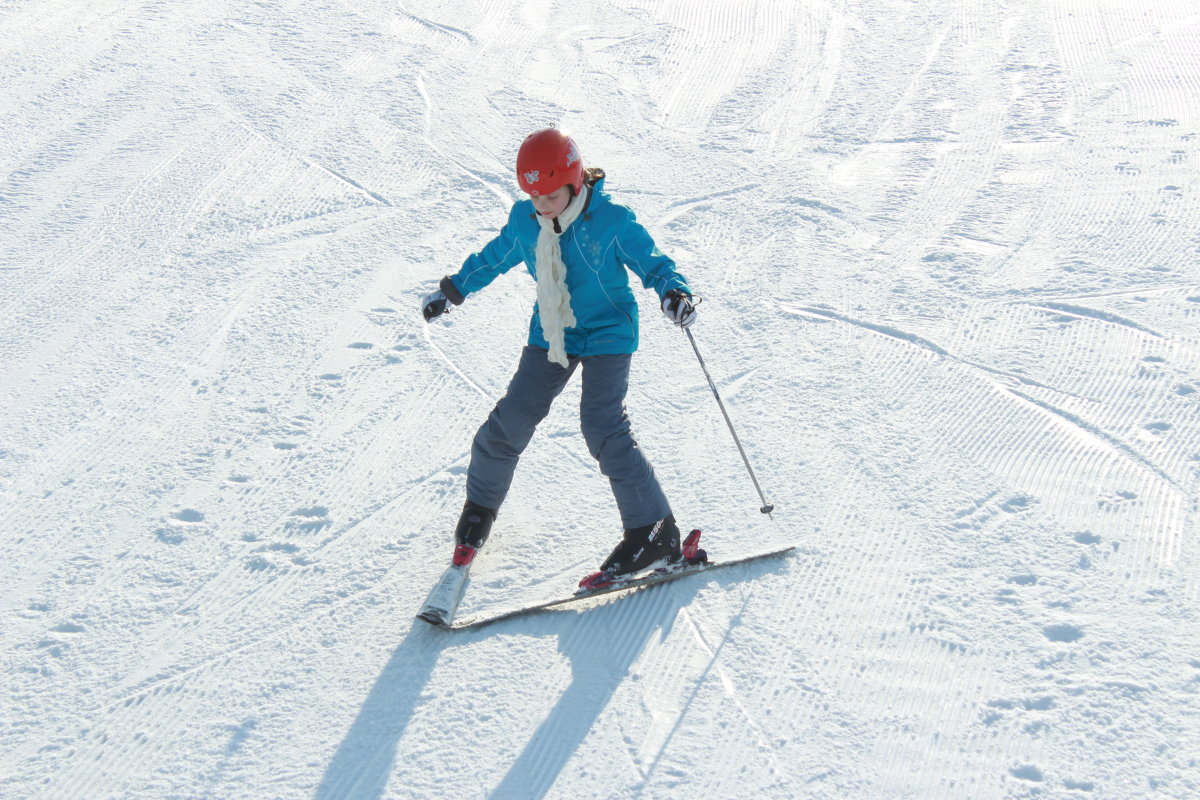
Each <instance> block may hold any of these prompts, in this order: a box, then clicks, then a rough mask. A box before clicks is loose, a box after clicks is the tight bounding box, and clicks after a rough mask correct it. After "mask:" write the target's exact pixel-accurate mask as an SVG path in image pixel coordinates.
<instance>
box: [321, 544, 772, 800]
mask: <svg viewBox="0 0 1200 800" xmlns="http://www.w3.org/2000/svg"><path fill="white" fill-rule="evenodd" d="M781 565H782V562H776V565H775V566H774V567H773V566H771V565H768V564H766V563H764V564H763V565H762V566H755V567H751V568H750V569H751V570H752V571H753V572H752V574H753V575H756V576H757V575H762V574H765V573H766V572H768V571H771V570H772V569H777V568H779V566H781ZM740 572H741V570H734V571H730V572H729V573H727V574H721V575H719V576H718V575H714V576H712V579H710V580H683V581H678V582H673V583H671V584H667V585H661V586H654V587H648V588H646V589H643V590H641V591H635V592H632V593H631V594H628V595H619V594H618V595H614V596H613V597H612V598H607V599H597V600H596V601H595V602H596V603H598V605H596V606H595V607H589V608H588V609H587V610H586V611H585V612H580V611H578V610H573V609H567V610H560V611H548V612H543V613H540V614H536V615H533V616H527V617H520V618H516V619H513V620H505V621H502V622H497V623H496V624H494V625H491V626H487V627H484V628H481V629H479V630H477V631H459V632H448V631H442V630H437V629H435V628H431V627H429V626H427V625H425V624H424V623H414V625H413V628H412V629H411V630H410V631H409V633H408V635H407V636H406V637H405V638H404V641H403V642H401V643H400V645H399V646H398V647H397V648H396V650H395V652H394V653H393V654H392V657H391V659H390V660H389V661H388V663H387V665H386V666H385V667H384V669H383V672H382V673H381V674H380V676H379V678H378V680H376V682H375V685H374V686H373V687H372V688H371V692H370V693H369V694H368V695H367V699H366V701H365V702H364V703H363V707H362V709H361V710H360V711H359V714H358V717H357V718H356V719H355V720H354V723H353V724H352V725H351V726H350V730H349V731H348V732H347V734H346V737H345V739H343V741H342V743H341V745H340V746H339V747H338V749H337V752H336V753H334V756H333V759H332V760H331V761H330V764H329V766H328V768H327V769H326V771H325V775H324V777H323V779H322V780H321V783H320V785H319V786H318V787H317V790H316V793H315V794H314V800H347V798H354V800H378V798H380V797H382V796H383V795H384V792H385V790H386V787H387V782H388V779H389V778H390V776H391V774H392V771H393V764H394V761H395V757H396V752H397V749H398V747H399V744H400V740H401V739H402V737H403V736H404V732H405V730H406V729H407V727H408V724H409V721H410V720H411V719H412V717H413V713H414V711H415V710H416V708H417V706H418V704H419V703H420V701H421V697H422V695H423V693H424V691H425V688H426V685H427V683H428V682H429V678H430V676H431V675H432V673H433V669H434V666H435V665H436V664H437V662H438V659H439V658H440V657H441V655H442V653H443V652H445V651H446V650H448V649H450V648H453V647H461V646H466V645H470V644H471V643H473V642H477V641H479V640H480V639H483V638H486V637H488V636H492V635H495V634H497V633H500V632H503V631H510V632H511V631H520V632H521V634H522V635H527V636H539V637H541V636H553V637H557V639H558V649H559V652H560V653H562V654H563V655H565V656H566V657H567V658H568V659H569V660H570V662H571V675H572V680H571V684H570V685H569V686H568V687H567V688H566V690H565V691H564V692H563V694H562V696H561V697H560V698H559V699H558V702H557V703H556V704H555V706H554V708H553V709H552V710H551V711H550V714H549V716H547V717H546V719H545V720H544V721H543V722H542V724H541V725H539V726H538V729H537V730H536V731H535V732H534V734H533V736H532V737H531V738H530V740H529V742H528V743H527V744H526V745H525V749H524V750H523V751H522V752H521V754H520V755H519V756H518V757H517V759H516V760H515V761H514V762H513V763H512V765H511V766H510V767H509V769H508V771H507V773H506V774H505V775H504V778H503V779H502V780H501V781H500V783H499V784H498V785H497V786H496V788H495V789H494V790H493V791H492V793H491V795H490V798H491V800H508V798H521V800H539V799H540V798H542V797H545V795H546V793H547V792H549V790H550V788H551V787H552V786H553V785H554V782H555V781H556V780H557V778H558V776H559V774H560V773H561V772H562V770H563V768H564V767H565V766H566V764H567V763H568V762H569V761H570V759H571V757H572V756H573V755H574V753H575V751H576V750H577V749H578V748H579V745H580V744H582V743H583V741H584V739H585V738H587V735H588V733H589V732H590V731H591V730H592V728H593V727H594V726H595V725H596V721H597V720H598V719H599V718H600V715H601V714H602V713H603V712H604V709H605V708H606V707H607V706H608V703H609V702H610V700H611V699H612V696H613V694H614V693H615V692H616V690H617V688H618V687H619V686H621V684H622V683H624V682H625V680H626V678H627V677H628V675H629V670H630V668H631V667H632V666H633V664H634V662H635V661H636V660H637V659H638V657H639V656H640V655H641V654H642V652H643V651H644V650H645V648H646V645H647V643H649V641H650V639H651V637H652V636H654V634H655V632H656V631H659V632H660V634H659V640H660V641H661V640H664V639H666V638H667V636H668V635H670V633H671V631H672V629H673V626H674V624H675V621H676V619H677V618H678V616H679V611H680V609H682V608H684V607H686V606H688V605H689V604H690V603H691V602H692V601H693V599H694V598H695V596H696V594H697V593H698V592H699V591H700V589H701V588H703V587H705V586H708V585H710V584H711V583H713V582H715V583H717V584H719V585H727V584H731V583H737V582H739V581H740V580H744V579H745V577H747V576H746V575H745V574H744V573H743V574H742V575H741V577H740V578H739V574H738V573H740ZM534 668H535V665H530V669H534Z"/></svg>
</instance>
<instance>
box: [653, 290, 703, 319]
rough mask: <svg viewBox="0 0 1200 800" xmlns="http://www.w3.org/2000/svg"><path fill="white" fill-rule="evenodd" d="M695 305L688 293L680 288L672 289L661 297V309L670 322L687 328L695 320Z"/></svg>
mask: <svg viewBox="0 0 1200 800" xmlns="http://www.w3.org/2000/svg"><path fill="white" fill-rule="evenodd" d="M696 305H697V303H695V302H692V296H691V295H690V294H688V293H687V292H685V291H683V290H682V289H672V290H671V291H669V292H667V294H666V296H665V297H664V298H663V301H662V310H663V313H664V314H666V316H667V319H669V320H671V322H674V323H675V324H676V325H678V326H679V327H681V328H687V327H690V326H691V324H692V323H693V322H695V321H696Z"/></svg>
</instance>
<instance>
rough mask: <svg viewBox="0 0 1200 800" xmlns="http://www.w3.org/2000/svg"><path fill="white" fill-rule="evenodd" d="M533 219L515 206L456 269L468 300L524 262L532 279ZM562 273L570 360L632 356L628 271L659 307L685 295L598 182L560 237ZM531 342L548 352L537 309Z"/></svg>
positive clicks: (457, 284) (634, 321) (634, 328)
mask: <svg viewBox="0 0 1200 800" xmlns="http://www.w3.org/2000/svg"><path fill="white" fill-rule="evenodd" d="M540 230H541V228H540V226H539V225H538V221H537V215H536V212H535V211H534V208H533V202H532V201H530V200H521V201H519V202H517V203H516V204H514V205H513V207H512V210H511V211H509V213H508V221H507V222H506V223H505V225H504V227H503V228H501V229H500V234H499V235H498V236H496V238H494V239H492V240H491V241H490V242H488V243H487V244H486V245H485V246H484V247H483V249H482V250H480V251H479V252H478V253H474V254H472V255H470V256H468V257H467V260H466V261H464V262H463V265H462V269H460V270H459V271H458V273H457V274H455V275H452V276H450V281H451V282H452V283H453V285H454V288H455V289H457V290H458V291H459V293H460V294H461V295H462V296H463V297H466V296H467V295H469V294H471V293H472V292H477V291H479V290H480V289H482V288H483V287H485V286H487V285H488V284H489V283H491V282H492V281H493V280H495V278H496V276H497V275H500V274H502V273H505V272H508V271H509V270H510V269H512V268H513V267H515V266H516V265H517V264H520V263H522V262H523V263H524V264H525V268H526V269H527V270H528V271H529V274H530V275H532V276H533V278H534V280H537V258H536V256H535V253H536V251H537V240H538V233H539V232H540ZM559 246H560V248H561V249H562V258H563V263H564V264H565V265H566V267H567V278H566V280H567V290H568V291H569V292H570V293H571V311H572V312H573V313H574V314H575V321H576V325H575V327H574V328H567V329H566V331H565V335H564V344H565V346H566V351H567V353H568V354H569V355H572V356H595V355H612V354H618V353H633V352H634V351H636V350H637V346H638V306H637V301H636V300H635V299H634V296H633V290H632V289H631V288H630V287H629V273H628V272H626V268H627V267H628V268H629V269H630V270H632V271H633V273H634V274H635V275H637V276H638V278H640V279H641V281H642V285H643V286H645V287H646V288H647V289H653V290H654V291H655V292H657V294H658V297H659V300H660V302H661V300H662V298H663V296H664V295H666V293H667V292H669V291H670V290H672V289H682V290H683V291H684V292H687V293H688V294H691V290H690V289H689V288H688V284H687V280H686V279H685V278H684V277H683V276H682V275H680V274H679V272H678V270H676V268H675V262H674V261H672V260H671V259H670V258H668V257H667V256H666V255H664V254H663V253H662V251H660V250H659V249H658V247H657V245H655V244H654V239H652V238H651V237H650V234H649V233H648V232H647V231H646V229H645V228H644V227H642V225H641V224H640V223H639V222H638V221H637V219H636V218H635V217H634V214H633V211H631V210H630V209H629V208H627V207H626V206H623V205H619V204H617V203H614V202H612V199H611V198H610V197H609V196H608V194H606V193H605V192H604V178H601V179H600V180H599V181H597V182H596V184H595V185H594V186H592V187H591V191H590V193H589V197H588V201H587V205H586V206H585V207H584V209H583V212H582V213H581V214H580V215H579V216H578V217H577V218H576V220H575V222H574V223H573V224H572V225H571V227H569V228H567V230H566V231H565V232H564V233H563V234H562V236H561V237H560V239H559ZM529 344H531V345H534V346H536V347H542V348H546V349H549V347H550V345H549V344H548V343H547V342H546V338H545V336H543V334H542V323H541V319H540V317H539V315H538V308H537V305H536V304H535V305H534V307H533V318H532V319H531V320H530V321H529Z"/></svg>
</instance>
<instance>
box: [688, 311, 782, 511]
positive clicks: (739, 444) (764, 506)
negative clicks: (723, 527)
mask: <svg viewBox="0 0 1200 800" xmlns="http://www.w3.org/2000/svg"><path fill="white" fill-rule="evenodd" d="M683 332H684V333H686V334H687V337H688V341H689V342H691V343H692V349H693V350H695V351H696V360H698V361H699V362H700V369H702V370H704V377H706V378H708V385H709V387H710V388H711V389H712V393H713V397H715V398H717V405H718V406H720V408H721V414H722V415H723V416H724V417H725V424H726V425H727V426H729V432H730V433H731V434H733V441H734V443H735V444H736V445H737V449H738V452H739V453H741V454H742V461H743V462H744V463H745V464H746V471H747V472H749V473H750V480H752V481H754V488H755V490H756V491H757V492H758V499H759V500H761V501H762V508H760V509H759V511H761V512H762V513H764V514H766V515H767V516H768V517H771V512H772V511H774V510H775V506H773V505H771V504H770V503H768V502H767V498H766V497H765V496H764V495H763V490H762V487H761V486H759V485H758V478H756V477H754V469H753V468H751V466H750V459H748V458H746V450H745V448H743V447H742V442H741V440H740V439H738V435H737V433H736V432H735V431H734V430H733V422H731V421H730V419H729V412H728V411H726V410H725V404H724V403H722V402H721V394H720V393H719V392H718V391H717V384H715V383H713V379H712V375H709V374H708V367H707V366H706V365H705V363H704V358H703V356H701V355H700V348H699V347H697V346H696V337H695V336H692V331H691V329H690V328H684V329H683ZM771 519H775V518H774V517H771Z"/></svg>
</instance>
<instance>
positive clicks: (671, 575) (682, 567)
mask: <svg viewBox="0 0 1200 800" xmlns="http://www.w3.org/2000/svg"><path fill="white" fill-rule="evenodd" d="M795 549H796V547H795V545H789V546H787V547H780V548H778V549H775V550H767V551H765V552H762V553H753V554H751V555H747V556H739V557H737V558H731V559H728V560H725V561H699V562H694V563H688V562H686V561H683V562H680V563H678V564H673V565H670V566H668V567H663V568H661V569H657V570H654V571H652V572H649V573H643V574H641V575H638V576H634V577H631V578H622V579H617V580H615V581H613V582H612V583H608V584H606V585H603V586H601V587H600V588H594V589H581V590H579V591H578V592H575V593H574V594H572V595H569V596H566V597H559V598H556V599H554V600H547V601H544V602H539V603H532V604H530V605H526V606H519V607H517V608H509V609H506V610H504V611H499V612H495V613H487V612H485V613H482V614H479V615H476V616H473V617H467V618H466V619H464V620H461V621H456V620H453V619H451V621H450V622H449V623H442V626H443V627H446V628H449V629H451V630H456V631H457V630H464V629H467V628H478V627H480V626H482V625H490V624H491V623H493V622H499V621H500V620H504V619H511V618H513V617H518V616H523V615H526V614H536V613H538V612H541V611H548V610H550V609H553V608H558V607H560V606H566V605H569V604H571V603H578V602H581V601H584V600H591V599H592V598H595V597H600V596H601V595H605V594H610V593H613V592H624V591H632V590H634V589H643V588H646V587H648V586H654V585H655V584H659V583H666V582H668V581H673V580H678V579H679V578H685V577H687V576H689V575H695V574H697V573H700V572H708V571H710V570H714V569H721V568H722V567H732V566H734V565H737V564H745V563H746V562H748V561H756V560H758V559H761V558H771V557H773V556H782V555H785V554H787V553H790V552H791V551H793V550H795ZM585 580H586V579H585ZM423 619H424V618H423Z"/></svg>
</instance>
